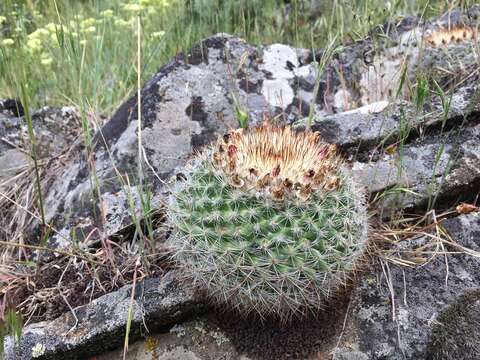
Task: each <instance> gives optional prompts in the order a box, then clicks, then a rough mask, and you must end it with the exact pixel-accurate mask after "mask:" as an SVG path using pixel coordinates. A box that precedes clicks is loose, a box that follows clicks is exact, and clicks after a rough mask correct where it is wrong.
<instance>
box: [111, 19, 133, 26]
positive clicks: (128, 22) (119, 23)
mask: <svg viewBox="0 0 480 360" xmlns="http://www.w3.org/2000/svg"><path fill="white" fill-rule="evenodd" d="M133 21H134V19H133V18H132V19H130V20H123V19H115V25H117V26H120V27H128V26H131V25H132V24H133Z"/></svg>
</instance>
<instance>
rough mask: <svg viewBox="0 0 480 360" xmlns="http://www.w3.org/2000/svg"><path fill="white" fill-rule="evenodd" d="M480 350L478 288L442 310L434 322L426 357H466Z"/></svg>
mask: <svg viewBox="0 0 480 360" xmlns="http://www.w3.org/2000/svg"><path fill="white" fill-rule="evenodd" d="M479 349H480V290H473V291H470V292H467V293H466V294H465V295H462V296H461V297H460V299H459V300H458V301H457V302H455V303H453V304H451V305H449V306H448V307H447V308H446V309H445V310H443V311H442V312H441V313H440V315H439V316H438V317H437V319H436V321H435V325H434V326H433V329H432V333H431V339H430V342H429V345H428V350H427V360H441V359H452V360H470V359H475V358H476V357H478V355H479Z"/></svg>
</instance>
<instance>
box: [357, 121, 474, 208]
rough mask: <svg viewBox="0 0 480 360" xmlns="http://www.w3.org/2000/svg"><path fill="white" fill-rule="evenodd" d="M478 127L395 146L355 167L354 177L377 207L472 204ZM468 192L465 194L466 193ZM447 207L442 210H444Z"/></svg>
mask: <svg viewBox="0 0 480 360" xmlns="http://www.w3.org/2000/svg"><path fill="white" fill-rule="evenodd" d="M479 138H480V124H477V125H474V126H471V127H468V128H465V129H463V131H461V132H458V131H457V130H456V129H454V130H453V131H451V132H447V133H446V134H445V135H444V134H442V135H440V136H431V137H429V138H427V139H425V140H419V141H414V142H412V143H410V144H407V145H405V146H403V147H401V148H399V147H396V148H395V147H394V148H391V149H392V150H391V151H390V153H388V152H386V153H384V154H382V155H381V156H380V157H379V159H378V160H377V161H372V162H368V163H366V162H356V163H354V165H353V173H354V174H355V176H356V177H357V178H358V179H359V181H360V182H361V183H362V184H363V185H365V186H366V187H367V188H368V189H369V191H370V192H371V193H372V194H376V193H380V192H381V191H384V193H383V197H382V199H381V201H380V203H381V205H380V206H381V207H382V208H383V209H384V210H385V211H387V212H388V209H399V208H403V209H409V210H415V209H416V210H418V209H427V208H429V209H431V208H433V207H436V208H437V209H441V208H442V207H448V205H449V204H451V203H454V202H459V201H474V200H475V196H476V194H477V193H478V189H480V169H479V167H478V164H479V163H480V149H479V148H478V145H477V143H478V139H479ZM469 188H470V189H472V190H471V191H469V190H468V189H469ZM445 205H447V206H445Z"/></svg>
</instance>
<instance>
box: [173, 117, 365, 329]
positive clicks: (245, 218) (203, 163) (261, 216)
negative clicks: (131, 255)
mask: <svg viewBox="0 0 480 360" xmlns="http://www.w3.org/2000/svg"><path fill="white" fill-rule="evenodd" d="M169 218H170V219H171V222H172V224H173V232H172V235H171V236H170V240H169V241H170V244H171V245H172V246H173V248H174V258H175V260H176V261H177V262H178V263H179V264H180V265H181V266H183V267H185V268H186V269H187V272H188V274H189V275H190V276H191V277H192V278H193V280H194V281H195V282H196V283H197V284H199V285H200V286H201V287H203V288H205V289H206V291H207V293H208V295H209V297H210V298H211V299H212V300H213V301H214V302H215V303H217V304H219V305H226V306H228V307H230V308H232V309H237V310H239V311H240V312H241V313H243V314H248V313H256V314H258V315H260V316H261V317H262V318H267V317H270V316H274V317H277V318H280V319H281V320H288V319H291V318H294V317H298V316H301V315H305V314H307V313H310V312H317V311H318V310H321V309H323V308H324V307H325V305H326V303H327V302H328V300H330V298H331V297H332V296H333V295H335V294H336V293H338V291H339V290H340V289H341V288H342V287H344V286H345V283H346V281H347V280H348V279H349V278H350V276H351V275H352V274H353V272H354V270H355V268H356V267H357V266H358V263H359V261H360V259H361V258H362V254H363V253H364V251H365V247H366V246H365V245H366V240H367V229H368V222H367V213H366V209H365V205H364V194H363V192H362V191H361V190H360V188H359V187H358V186H357V185H356V184H355V182H354V181H353V179H351V177H350V176H348V172H347V171H346V169H345V166H344V164H343V162H342V160H341V158H340V156H339V155H338V154H337V152H336V149H335V146H334V145H329V144H326V143H324V142H322V140H321V139H320V136H319V134H318V133H314V132H310V131H305V132H295V131H294V130H292V129H291V128H290V127H274V126H271V125H269V124H268V123H265V124H263V125H261V126H258V127H253V128H250V129H238V130H232V131H230V132H229V133H227V134H226V135H224V136H222V137H220V138H219V139H218V140H217V141H216V143H214V144H213V145H212V146H210V147H209V148H207V149H205V150H204V151H203V152H202V153H201V154H199V155H197V156H196V157H195V158H194V159H192V161H190V163H189V164H188V165H187V168H186V171H185V177H184V178H183V179H182V180H178V181H176V182H175V183H174V185H173V186H172V194H171V198H170V207H169Z"/></svg>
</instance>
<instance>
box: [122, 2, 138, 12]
mask: <svg viewBox="0 0 480 360" xmlns="http://www.w3.org/2000/svg"><path fill="white" fill-rule="evenodd" d="M123 9H124V10H126V11H130V12H133V13H136V14H138V13H140V11H142V9H143V7H142V6H141V5H139V4H125V5H123Z"/></svg>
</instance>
